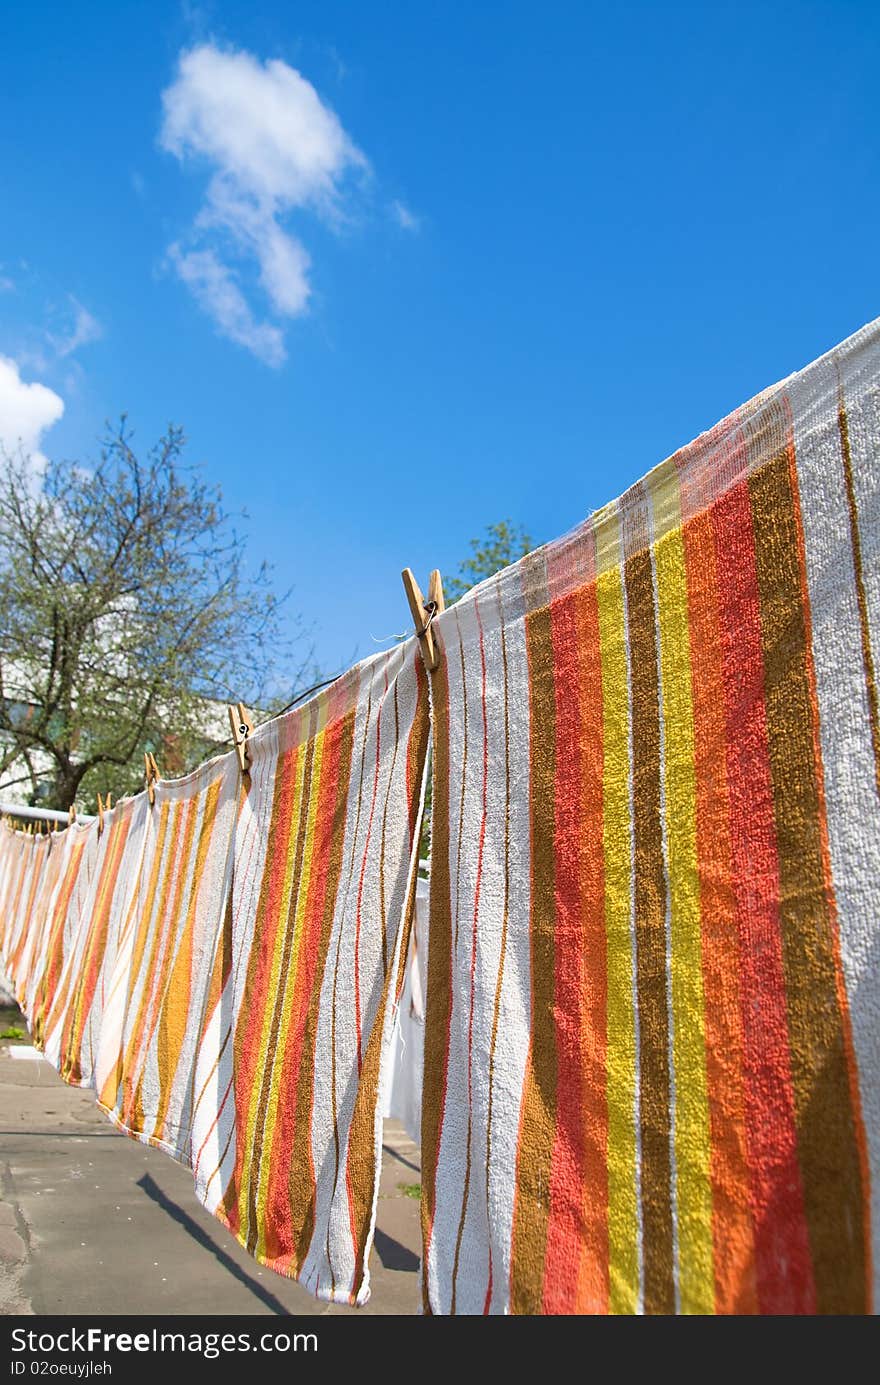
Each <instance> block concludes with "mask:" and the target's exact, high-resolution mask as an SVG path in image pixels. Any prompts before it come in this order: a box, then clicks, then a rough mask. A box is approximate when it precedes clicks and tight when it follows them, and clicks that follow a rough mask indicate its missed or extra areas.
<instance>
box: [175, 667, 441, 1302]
mask: <svg viewBox="0 0 880 1385" xmlns="http://www.w3.org/2000/svg"><path fill="white" fill-rule="evenodd" d="M427 735H428V698H427V686H426V678H425V674H424V672H423V667H422V662H421V659H420V657H419V655H418V652H417V644H416V641H415V640H410V641H409V642H408V643H407V644H405V645H403V646H401V647H399V648H397V649H394V650H393V651H391V652H387V653H382V654H378V655H376V656H375V657H374V658H372V659H369V660H366V661H365V662H364V663H362V664H360V665H358V666H357V667H356V668H354V669H353V670H351V671H350V672H349V673H348V674H346V675H345V677H344V678H341V679H340V680H339V681H338V682H336V683H335V684H334V685H333V686H332V687H331V688H329V689H327V690H326V691H325V692H322V693H320V694H319V695H318V696H317V697H315V698H314V699H312V701H311V702H309V703H308V704H306V705H305V706H304V707H302V708H301V709H299V710H296V711H293V712H291V713H289V714H288V715H287V716H285V717H282V718H280V719H279V720H277V721H275V722H272V723H270V724H269V725H267V726H266V727H264V728H262V729H260V730H259V731H257V732H256V734H255V735H254V736H253V737H252V740H251V742H250V744H251V747H252V756H253V765H252V770H251V776H250V779H251V782H250V787H249V791H248V792H247V793H246V795H245V796H244V798H243V802H242V807H241V814H240V817H239V821H238V826H237V831H236V839H235V850H234V856H235V870H234V887H233V894H232V907H231V912H230V915H229V917H228V920H227V923H226V925H225V927H224V936H223V941H222V951H221V953H219V954H218V958H217V966H216V971H215V977H214V979H213V981H212V994H211V999H210V1002H209V1006H208V1014H207V1023H206V1026H205V1034H204V1037H203V1041H202V1044H201V1047H200V1052H199V1062H198V1069H197V1080H196V1090H197V1096H196V1105H195V1121H194V1139H193V1167H194V1171H195V1175H196V1184H197V1190H198V1193H199V1196H200V1197H201V1199H202V1200H203V1202H204V1203H205V1205H206V1206H207V1207H208V1208H209V1209H210V1210H211V1211H212V1212H215V1213H216V1215H217V1216H218V1217H219V1218H220V1219H221V1220H222V1221H223V1222H225V1224H226V1225H227V1226H228V1227H229V1229H230V1230H231V1231H232V1232H233V1234H234V1235H235V1236H236V1237H237V1239H238V1240H239V1241H240V1242H241V1244H242V1245H243V1246H245V1247H246V1248H247V1250H248V1251H249V1252H250V1253H251V1254H252V1255H254V1256H255V1257H256V1258H257V1259H258V1260H259V1261H260V1263H262V1264H265V1265H269V1266H271V1268H272V1269H274V1270H277V1271H278V1272H279V1273H281V1274H284V1275H287V1276H289V1277H290V1278H293V1279H299V1280H301V1281H302V1283H303V1284H305V1285H306V1286H307V1287H308V1288H309V1289H311V1290H312V1291H313V1292H314V1293H315V1294H317V1295H318V1297H320V1298H324V1299H330V1300H335V1301H337V1302H343V1303H353V1302H358V1303H363V1302H365V1301H366V1300H367V1298H368V1297H369V1273H368V1269H367V1257H368V1255H369V1250H370V1246H371V1243H372V1238H373V1227H374V1220H375V1207H376V1198H377V1195H378V1180H379V1172H380V1166H381V1127H382V1117H381V1110H382V1106H381V1096H382V1093H381V1091H380V1086H381V1081H382V1079H383V1076H384V1069H385V1060H386V1057H387V1054H388V1051H389V1045H390V1038H391V1031H392V1027H393V1010H394V1005H395V1002H396V1000H397V999H398V998H399V994H400V985H401V983H402V966H401V965H400V959H401V956H402V955H405V942H406V937H405V935H406V931H407V927H408V921H409V917H410V913H411V906H412V895H413V893H414V886H415V864H416V856H417V850H418V837H419V823H420V817H421V804H422V796H423V780H424V764H425V753H426V742H427Z"/></svg>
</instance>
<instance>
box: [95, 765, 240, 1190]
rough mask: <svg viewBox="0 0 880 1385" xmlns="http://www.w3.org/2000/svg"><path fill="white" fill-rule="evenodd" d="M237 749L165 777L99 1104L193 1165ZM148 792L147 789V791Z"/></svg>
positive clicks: (149, 831)
mask: <svg viewBox="0 0 880 1385" xmlns="http://www.w3.org/2000/svg"><path fill="white" fill-rule="evenodd" d="M239 791H240V774H239V771H238V764H237V761H236V759H235V756H234V755H231V754H230V755H224V756H222V757H220V758H218V759H215V760H211V761H209V762H208V764H205V765H202V766H201V767H200V768H199V769H197V770H196V771H195V772H194V773H193V774H190V775H187V776H186V778H184V779H176V780H171V781H167V782H163V781H160V782H159V783H158V784H157V785H156V789H155V802H154V803H153V804H152V806H148V808H147V814H146V827H145V842H144V850H143V858H142V862H141V868H140V879H139V888H138V898H137V903H136V906H135V918H134V924H133V929H132V936H131V950H130V954H129V955H128V956H127V957H123V958H122V959H121V962H120V966H121V967H122V968H124V969H125V971H126V973H127V977H126V980H125V981H124V982H123V983H122V984H123V986H124V990H125V1000H124V1021H123V1025H122V1031H121V1042H120V1044H119V1048H118V1054H117V1061H116V1062H115V1063H114V1064H113V1065H112V1066H109V1065H108V1067H107V1070H106V1071H102V1079H103V1080H102V1084H101V1087H100V1089H99V1091H98V1101H99V1103H100V1105H101V1106H102V1107H103V1108H104V1110H105V1111H106V1112H107V1114H108V1115H109V1116H110V1118H111V1120H113V1121H114V1122H115V1124H116V1125H118V1126H119V1127H120V1128H121V1129H122V1130H124V1131H125V1132H126V1134H128V1135H132V1136H134V1137H135V1138H136V1139H139V1140H142V1141H144V1142H145V1143H148V1144H152V1145H157V1146H158V1147H159V1148H160V1149H164V1150H165V1151H166V1152H167V1153H169V1154H171V1155H173V1156H174V1157H175V1158H176V1159H179V1160H180V1161H181V1162H182V1163H185V1164H191V1148H192V1119H193V1102H194V1091H193V1084H194V1080H195V1068H196V1059H197V1054H198V1046H199V1041H200V1038H201V1031H202V1023H203V1020H204V1015H205V1006H206V1004H207V1001H208V996H209V990H210V985H211V977H212V971H213V967H214V959H215V954H216V952H217V948H218V941H219V939H220V938H221V936H222V927H223V918H224V913H225V911H226V906H227V901H228V898H229V889H230V884H231V878H232V853H231V849H230V848H231V843H232V833H233V827H234V823H235V816H236V812H237V810H238V800H239ZM144 797H145V795H144Z"/></svg>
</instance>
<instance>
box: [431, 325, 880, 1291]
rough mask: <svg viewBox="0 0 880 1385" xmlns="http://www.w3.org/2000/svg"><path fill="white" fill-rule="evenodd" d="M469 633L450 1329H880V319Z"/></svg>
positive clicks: (728, 424)
mask: <svg viewBox="0 0 880 1385" xmlns="http://www.w3.org/2000/svg"><path fill="white" fill-rule="evenodd" d="M434 628H435V631H437V632H438V636H439V639H440V641H441V645H442V651H443V653H442V662H441V667H440V670H439V672H438V673H437V675H436V677H435V685H434V691H435V693H436V708H435V713H436V729H435V746H434V764H435V770H434V776H435V777H434V790H433V834H434V836H433V852H432V881H431V917H430V944H429V956H428V1001H427V1005H428V1009H427V1029H426V1053H425V1094H424V1106H423V1123H422V1158H423V1200H422V1211H423V1228H424V1264H425V1274H424V1300H425V1306H426V1309H427V1310H428V1311H430V1312H434V1313H449V1312H458V1313H483V1312H515V1313H538V1312H550V1313H574V1312H599V1313H602V1312H607V1311H611V1312H624V1313H632V1312H642V1311H644V1312H649V1313H672V1312H677V1311H680V1312H685V1313H712V1312H724V1313H731V1312H737V1313H752V1312H760V1313H814V1312H820V1313H847V1312H849V1313H862V1312H865V1311H871V1310H872V1308H874V1309H876V1308H877V1307H878V1306H880V1305H878V1295H877V1288H876V1280H875V1277H874V1275H873V1274H872V1269H871V1266H872V1264H873V1265H875V1266H877V1265H880V1238H878V1233H880V966H878V956H880V727H878V700H877V684H876V662H877V651H878V639H880V323H874V324H873V325H871V326H869V327H866V328H864V329H863V330H862V331H861V332H859V333H857V334H856V336H854V337H853V338H851V339H850V340H849V341H847V342H846V343H845V344H844V345H843V346H841V347H840V348H838V349H837V350H836V351H834V352H832V353H831V354H829V355H828V356H826V357H824V358H823V359H821V360H820V361H818V362H817V363H815V364H814V365H812V366H810V367H809V368H808V369H806V370H805V371H803V372H802V373H800V374H798V375H795V376H793V377H791V378H790V379H788V380H787V381H785V382H783V383H782V384H781V385H778V386H776V387H774V388H773V389H770V390H768V391H766V392H765V393H764V394H762V395H761V396H759V397H758V398H757V399H756V400H754V401H753V402H752V403H751V404H748V405H746V406H745V407H744V408H742V409H740V410H739V411H738V412H737V413H735V414H733V415H732V416H731V417H730V418H728V419H726V420H725V421H724V422H723V423H721V424H720V425H718V427H716V428H715V429H714V430H713V431H711V432H710V433H708V434H706V435H704V436H703V437H701V438H699V439H698V440H697V441H696V442H695V443H693V444H692V445H691V446H689V447H687V448H685V449H684V450H683V451H682V452H680V453H678V454H676V455H675V456H674V457H672V458H671V459H670V460H668V461H667V462H665V463H663V464H662V465H661V466H659V467H658V468H657V469H656V470H655V471H653V472H652V473H651V474H650V475H649V476H648V477H647V478H646V479H645V480H644V481H642V482H640V483H639V484H638V485H636V486H634V487H633V488H632V489H631V490H630V491H628V492H627V493H626V494H625V495H624V496H623V497H622V499H620V500H619V501H617V502H616V503H615V504H613V505H610V506H608V507H607V508H605V509H603V510H601V511H599V512H598V513H597V514H596V515H594V516H593V518H592V519H591V520H589V521H588V522H587V523H585V524H584V525H583V526H582V527H581V528H580V529H578V530H576V531H575V532H574V533H573V534H572V535H571V536H569V537H567V538H565V539H562V540H560V541H558V542H556V543H553V544H551V545H549V546H548V547H546V548H544V549H542V550H540V551H539V552H537V553H535V554H532V555H530V556H528V557H526V558H525V559H523V560H522V561H521V562H519V563H518V564H516V565H515V566H514V567H513V568H510V569H508V570H506V571H505V572H504V573H502V574H500V575H499V576H498V577H497V578H494V579H491V580H490V581H488V582H485V583H483V584H482V585H481V586H480V587H479V588H477V589H475V590H474V591H473V592H472V593H471V594H470V595H469V596H468V597H465V598H464V599H463V600H462V601H461V602H460V603H459V604H458V605H456V606H454V607H452V608H451V609H450V610H449V611H447V612H446V613H445V615H443V616H442V617H440V618H439V620H438V621H437V622H435V626H434Z"/></svg>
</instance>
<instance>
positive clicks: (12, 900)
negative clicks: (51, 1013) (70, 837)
mask: <svg viewBox="0 0 880 1385" xmlns="http://www.w3.org/2000/svg"><path fill="white" fill-rule="evenodd" d="M11 835H12V836H13V837H14V838H15V839H16V841H17V844H18V848H19V849H18V851H17V852H16V857H17V861H16V867H15V873H14V878H10V890H9V900H8V904H7V908H8V914H7V918H8V923H7V925H6V942H5V944H4V949H5V950H4V964H5V966H6V970H7V972H8V974H9V978H10V980H11V981H12V983H13V987H14V991H15V999H16V1000H17V1002H18V1004H19V1005H21V1006H22V1009H24V1000H25V991H26V988H27V983H28V979H29V975H30V968H31V959H32V958H33V957H34V955H35V951H36V950H37V939H38V934H39V933H40V931H41V928H42V925H43V923H44V922H45V919H46V913H47V911H48V908H49V904H50V903H51V897H52V891H53V888H54V886H55V884H56V883H57V878H58V875H59V874H60V873H61V871H62V870H63V867H64V862H65V859H66V847H65V846H64V838H63V836H61V835H60V834H56V833H52V834H50V835H49V836H45V837H43V836H40V837H34V836H32V835H30V834H29V833H25V832H14V833H12V834H11Z"/></svg>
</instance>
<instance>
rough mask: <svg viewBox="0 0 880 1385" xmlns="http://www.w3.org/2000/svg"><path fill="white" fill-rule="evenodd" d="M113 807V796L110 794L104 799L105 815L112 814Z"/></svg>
mask: <svg viewBox="0 0 880 1385" xmlns="http://www.w3.org/2000/svg"><path fill="white" fill-rule="evenodd" d="M112 807H113V795H112V793H108V795H107V797H106V798H105V799H104V812H105V813H109V812H110V809H111V808H112Z"/></svg>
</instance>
